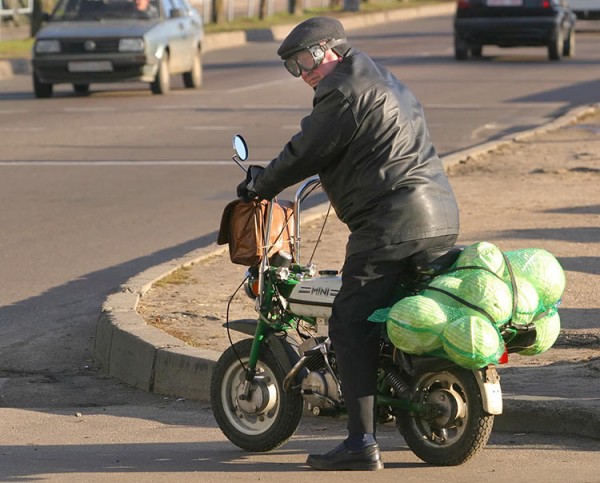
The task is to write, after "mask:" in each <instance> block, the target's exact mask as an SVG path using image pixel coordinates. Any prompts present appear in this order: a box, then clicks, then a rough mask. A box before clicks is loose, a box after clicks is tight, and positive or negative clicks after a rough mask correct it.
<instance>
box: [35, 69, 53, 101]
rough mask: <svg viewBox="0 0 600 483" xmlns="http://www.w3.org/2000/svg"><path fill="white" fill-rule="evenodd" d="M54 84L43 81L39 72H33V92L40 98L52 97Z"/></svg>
mask: <svg viewBox="0 0 600 483" xmlns="http://www.w3.org/2000/svg"><path fill="white" fill-rule="evenodd" d="M52 91H53V85H52V84H46V83H44V82H41V81H40V79H39V78H38V76H37V74H36V73H35V72H34V73H33V93H34V94H35V97H37V98H38V99H47V98H48V97H52Z"/></svg>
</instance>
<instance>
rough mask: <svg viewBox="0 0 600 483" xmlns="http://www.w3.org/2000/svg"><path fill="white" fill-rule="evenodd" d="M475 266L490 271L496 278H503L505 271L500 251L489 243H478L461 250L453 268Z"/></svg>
mask: <svg viewBox="0 0 600 483" xmlns="http://www.w3.org/2000/svg"><path fill="white" fill-rule="evenodd" d="M467 266H477V267H484V268H487V269H488V270H491V271H492V272H494V273H495V274H496V275H498V276H500V277H501V276H503V274H504V271H505V269H506V265H505V263H504V256H503V255H502V252H501V251H500V249H499V248H498V247H497V246H496V245H494V244H493V243H489V242H485V241H482V242H479V243H474V244H473V245H469V246H467V247H465V248H464V249H463V251H462V252H461V253H460V255H459V256H458V259H457V260H456V262H455V267H467Z"/></svg>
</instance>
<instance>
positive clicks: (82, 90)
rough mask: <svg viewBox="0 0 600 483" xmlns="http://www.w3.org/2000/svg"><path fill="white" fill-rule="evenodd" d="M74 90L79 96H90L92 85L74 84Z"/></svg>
mask: <svg viewBox="0 0 600 483" xmlns="http://www.w3.org/2000/svg"><path fill="white" fill-rule="evenodd" d="M73 90H74V91H75V92H76V93H77V94H89V92H90V85H89V84H73Z"/></svg>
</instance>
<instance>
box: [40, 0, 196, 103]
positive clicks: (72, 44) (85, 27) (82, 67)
mask: <svg viewBox="0 0 600 483" xmlns="http://www.w3.org/2000/svg"><path fill="white" fill-rule="evenodd" d="M47 20H48V23H47V25H45V26H44V28H43V29H41V30H40V31H39V32H38V34H37V35H36V38H35V43H34V46H33V58H32V66H33V89H34V92H35V95H36V97H50V96H52V90H53V85H54V84H60V83H69V84H72V85H73V88H74V90H75V92H78V93H81V94H85V93H87V92H89V88H90V84H92V83H99V82H129V81H142V82H148V83H149V84H150V88H151V90H152V92H153V93H155V94H165V93H167V92H168V91H169V90H170V77H171V74H182V75H183V82H184V85H185V86H186V87H191V88H197V87H200V85H201V84H202V57H201V53H202V39H203V34H204V26H203V22H202V18H201V16H200V14H199V13H198V12H197V11H196V10H195V9H194V8H192V7H191V6H190V4H189V3H188V1H187V0H59V2H58V3H57V5H56V7H55V9H54V11H53V12H52V15H50V16H49V17H48V18H47Z"/></svg>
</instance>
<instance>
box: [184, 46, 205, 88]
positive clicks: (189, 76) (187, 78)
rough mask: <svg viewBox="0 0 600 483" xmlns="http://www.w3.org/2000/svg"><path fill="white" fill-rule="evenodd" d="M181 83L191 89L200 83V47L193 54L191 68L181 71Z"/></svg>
mask: <svg viewBox="0 0 600 483" xmlns="http://www.w3.org/2000/svg"><path fill="white" fill-rule="evenodd" d="M183 85H184V86H185V87H187V88H193V89H197V88H198V87H200V86H201V85H202V52H200V49H198V50H197V51H196V54H195V55H194V64H193V65H192V70H190V71H189V72H184V73H183Z"/></svg>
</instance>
